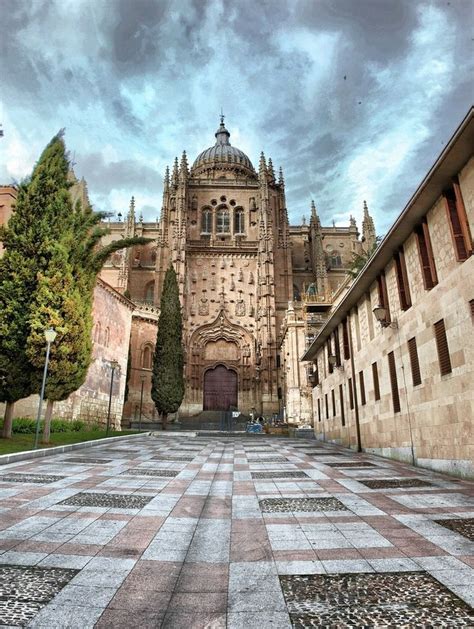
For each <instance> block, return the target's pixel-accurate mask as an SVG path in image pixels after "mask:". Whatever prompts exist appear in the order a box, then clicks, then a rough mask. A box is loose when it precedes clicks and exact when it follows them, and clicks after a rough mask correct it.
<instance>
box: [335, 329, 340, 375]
mask: <svg viewBox="0 0 474 629" xmlns="http://www.w3.org/2000/svg"><path fill="white" fill-rule="evenodd" d="M334 350H335V354H336V367H340V366H341V344H340V342H339V327H336V328H335V330H334Z"/></svg>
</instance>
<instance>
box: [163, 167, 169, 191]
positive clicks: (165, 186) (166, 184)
mask: <svg viewBox="0 0 474 629" xmlns="http://www.w3.org/2000/svg"><path fill="white" fill-rule="evenodd" d="M169 187H170V169H169V166H167V167H166V170H165V176H164V178H163V190H164V192H168V190H169Z"/></svg>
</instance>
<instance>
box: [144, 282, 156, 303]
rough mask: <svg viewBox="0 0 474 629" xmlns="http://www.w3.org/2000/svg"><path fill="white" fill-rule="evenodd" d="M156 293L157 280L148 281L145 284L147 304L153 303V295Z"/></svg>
mask: <svg viewBox="0 0 474 629" xmlns="http://www.w3.org/2000/svg"><path fill="white" fill-rule="evenodd" d="M154 294H155V282H148V284H147V285H146V286H145V301H146V303H147V304H152V303H153V297H154Z"/></svg>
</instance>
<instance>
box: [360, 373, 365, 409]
mask: <svg viewBox="0 0 474 629" xmlns="http://www.w3.org/2000/svg"><path fill="white" fill-rule="evenodd" d="M359 383H360V403H361V404H362V406H365V403H366V399H365V384H364V372H363V371H359Z"/></svg>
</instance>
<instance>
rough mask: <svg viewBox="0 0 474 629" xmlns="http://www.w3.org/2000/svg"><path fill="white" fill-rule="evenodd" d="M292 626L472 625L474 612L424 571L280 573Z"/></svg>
mask: <svg viewBox="0 0 474 629" xmlns="http://www.w3.org/2000/svg"><path fill="white" fill-rule="evenodd" d="M280 582H281V585H282V589H283V594H284V596H285V600H286V604H287V607H288V611H289V613H290V618H291V622H292V624H293V627H298V628H301V629H303V628H306V627H338V628H340V627H341V628H342V627H472V626H473V623H474V615H473V614H472V610H471V608H470V607H469V605H467V604H466V603H464V601H462V600H461V599H460V598H458V597H457V596H456V595H455V594H453V593H452V592H450V591H449V590H448V589H447V588H445V587H444V586H443V585H441V583H439V582H438V581H436V580H435V579H434V578H433V577H431V576H430V575H428V574H426V573H423V572H402V573H394V572H391V573H382V574H332V575H319V574H317V575H295V576H280Z"/></svg>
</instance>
